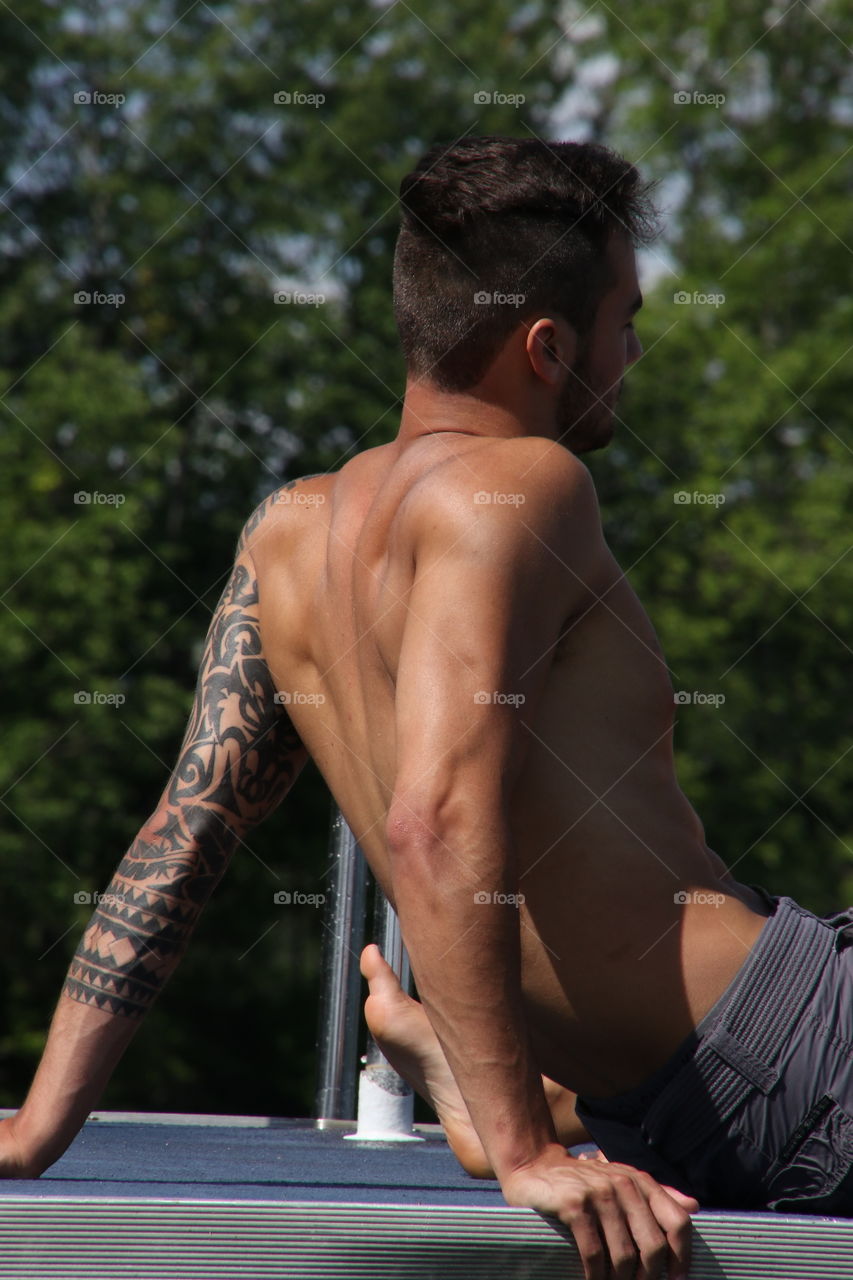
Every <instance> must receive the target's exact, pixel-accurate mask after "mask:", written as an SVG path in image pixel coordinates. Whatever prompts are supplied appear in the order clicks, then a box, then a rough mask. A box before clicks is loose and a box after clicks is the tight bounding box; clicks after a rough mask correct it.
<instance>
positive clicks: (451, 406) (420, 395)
mask: <svg viewBox="0 0 853 1280" xmlns="http://www.w3.org/2000/svg"><path fill="white" fill-rule="evenodd" d="M438 432H453V433H455V434H457V435H468V436H484V437H486V436H488V437H494V438H496V439H505V440H508V439H511V438H513V437H515V436H529V435H545V434H546V432H545V431H544V430H541V429H540V430H537V429H536V426H535V424H533V423H532V422H529V421H527V420H526V416H523V415H521V414H520V413H519V412H518V411H517V410H516V408H515V406H513V405H509V404H506V403H502V402H500V401H499V400H498V399H497V398H496V397H494V396H492V395H490V394H489V390H488V388H487V387H484V386H483V384H482V383H481V384H479V385H478V386H477V388H476V390H474V391H470V392H468V391H465V392H448V391H441V390H439V388H437V387H436V386H435V385H434V384H431V383H427V382H420V381H414V380H409V382H407V384H406V395H405V399H404V401H403V412H402V416H401V418H400V430H399V432H398V435H397V441H398V443H399V444H401V445H403V446H405V445H407V444H409V443H411V441H413V440H415V439H418V438H419V437H421V436H426V435H435V434H436V433H438Z"/></svg>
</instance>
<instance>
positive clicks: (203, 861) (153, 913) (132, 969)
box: [63, 517, 307, 1018]
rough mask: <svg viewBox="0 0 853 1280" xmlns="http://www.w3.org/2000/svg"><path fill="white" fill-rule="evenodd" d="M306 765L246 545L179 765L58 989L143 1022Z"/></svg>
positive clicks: (218, 619)
mask: <svg viewBox="0 0 853 1280" xmlns="http://www.w3.org/2000/svg"><path fill="white" fill-rule="evenodd" d="M253 519H254V517H253ZM306 759H307V753H306V751H305V749H304V747H303V746H302V743H301V742H300V740H299V737H298V735H297V733H296V730H295V729H294V728H293V725H292V724H291V722H290V719H289V717H288V715H287V714H286V711H285V709H284V707H283V706H281V705H280V704H279V703H277V702H276V701H275V686H274V684H273V681H272V677H271V675H270V672H269V669H268V667H267V663H266V660H265V658H264V653H263V649H262V645H261V636H260V626H259V616H258V585H257V580H256V576H255V571H254V566H253V564H252V560H251V556H250V555H248V554H246V552H245V538H241V541H240V544H239V546H238V555H237V562H236V564H235V567H234V570H233V572H232V574H231V577H230V579H229V581H228V583H227V585H226V587H225V590H224V592H223V593H222V598H221V599H220V601H219V604H218V606H217V608H216V611H215V613H214V616H213V619H212V621H211V624H210V629H209V631H208V635H207V642H206V646H205V651H204V656H203V658H202V662H201V667H200V670H199V676H198V684H197V686H196V693H195V702H194V704H193V708H192V712H191V715H190V720H189V724H188V726H187V731H186V734H185V735H184V741H183V744H182V746H181V749H180V752H179V756H178V763H177V765H176V766H175V769H174V772H173V773H172V776H171V778H170V779H169V782H168V784H167V786H166V789H165V791H164V792H163V795H162V797H161V799H160V802H159V804H158V806H157V808H156V810H155V812H154V813H153V814H152V816H151V817H150V818H149V820H148V821H147V822H146V823H145V824H144V825H143V827H142V828H141V830H140V831H139V834H138V835H137V837H136V839H135V840H134V842H133V844H132V845H131V847H130V848H129V850H128V851H127V853H126V854H125V856H124V858H123V859H122V861H121V863H120V864H119V866H118V868H117V870H116V872H115V874H114V876H113V879H112V882H111V883H110V885H109V887H108V889H107V891H106V893H104V894H103V895H101V899H100V902H99V905H98V908H97V910H96V911H95V913H94V915H93V916H92V917H91V919H90V921H89V923H88V925H87V927H86V931H85V933H84V935H83V938H82V940H81V942H80V945H79V947H78V948H77V951H76V953H75V955H74V958H73V960H72V962H71V966H70V968H69V970H68V976H67V978H66V980H65V985H64V987H63V991H64V993H65V994H66V995H68V996H70V997H71V998H72V999H73V1000H78V1001H80V1002H81V1003H82V1004H88V1005H92V1006H94V1007H96V1008H99V1009H103V1010H105V1011H107V1012H109V1013H116V1014H122V1015H124V1016H125V1017H128V1018H140V1017H142V1015H143V1014H144V1013H145V1012H146V1011H147V1009H148V1008H149V1006H150V1005H151V1004H152V1003H153V1001H154V999H155V997H156V996H157V995H158V994H159V992H160V990H161V988H162V987H163V985H164V984H165V982H166V980H167V979H168V978H169V977H170V976H171V974H172V972H173V971H174V969H175V968H176V966H177V964H178V961H179V960H180V958H181V955H182V954H183V951H184V949H185V947H186V945H187V943H188V941H189V938H190V935H191V933H192V931H193V928H194V927H195V924H196V921H197V920H198V917H199V915H200V914H201V911H202V908H203V907H204V905H205V903H206V902H207V899H208V898H209V897H210V894H211V892H212V891H213V889H214V887H215V886H216V884H217V883H218V881H219V880H220V878H221V876H222V874H223V872H224V871H225V868H226V867H227V865H228V862H229V860H230V858H231V855H232V853H233V852H234V849H235V848H236V846H237V844H238V842H239V841H240V838H241V836H242V835H243V833H244V832H245V831H247V830H248V828H250V827H251V826H253V825H255V824H256V823H258V822H260V821H261V819H262V818H264V817H266V815H267V814H269V813H270V812H271V811H272V810H273V809H274V808H275V807H276V805H277V804H279V802H280V801H281V800H282V799H283V798H284V796H285V795H286V793H287V792H288V791H289V790H290V787H291V786H292V785H293V783H294V781H295V780H296V777H297V775H298V773H299V771H300V770H301V768H302V766H303V765H304V763H305V761H306Z"/></svg>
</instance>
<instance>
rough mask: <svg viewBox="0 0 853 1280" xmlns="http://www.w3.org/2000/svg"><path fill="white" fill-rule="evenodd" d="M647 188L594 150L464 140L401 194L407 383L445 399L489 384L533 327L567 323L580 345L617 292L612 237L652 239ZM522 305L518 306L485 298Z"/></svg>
mask: <svg viewBox="0 0 853 1280" xmlns="http://www.w3.org/2000/svg"><path fill="white" fill-rule="evenodd" d="M648 191H649V184H644V183H642V182H641V180H640V175H639V174H638V172H637V170H636V169H635V168H634V166H633V165H631V164H629V163H628V161H627V160H623V159H622V157H621V156H618V155H616V153H615V152H613V151H610V150H609V149H608V148H607V147H603V146H599V145H598V144H596V143H591V142H590V143H582V142H542V141H540V140H539V139H535V138H531V139H526V138H504V137H487V138H464V139H462V140H461V141H459V142H455V143H451V144H450V145H447V144H438V145H436V146H434V147H431V148H430V149H429V151H427V152H426V154H425V155H424V156H423V158H422V159H421V161H420V163H419V164H418V165H417V167H416V168H415V169H413V170H412V172H411V173H408V174H407V175H406V177H405V178H404V179H403V181H402V182H401V184H400V202H401V205H402V215H403V216H402V225H401V228H400V234H399V237H398V239H397V248H396V252H395V255H394V318H395V320H396V322H397V328H398V330H399V334H400V341H401V344H402V347H403V354H404V356H405V358H406V364H407V367H408V372H409V374H410V375H411V376H413V377H416V378H421V377H425V378H429V379H430V381H432V382H434V383H436V385H437V386H439V387H440V388H441V389H442V390H445V391H464V390H465V389H466V388H468V387H471V386H473V385H474V384H475V383H476V382H479V380H480V379H481V378H482V377H483V375H484V374H485V372H486V370H487V369H488V367H489V365H490V364H491V363H492V361H493V360H494V358H495V356H496V355H497V353H498V351H499V350H500V348H501V346H502V345H503V343H504V342H505V341H506V339H507V338H508V337H509V335H510V333H511V332H512V331H513V329H514V328H515V327H516V325H518V324H520V323H521V322H522V321H523V320H525V319H526V318H529V317H532V318H536V315H537V314H538V315H542V314H543V313H545V314H547V313H548V312H549V311H550V312H552V313H553V312H558V313H559V314H560V315H561V316H563V317H564V318H565V319H566V320H568V321H569V323H570V324H571V325H572V326H573V327H574V328H575V330H576V331H577V333H578V334H579V335H580V337H581V338H582V339H583V337H584V336H585V335H586V334H587V333H588V332H589V329H590V328H591V326H592V324H593V322H594V319H595V313H596V311H597V309H598V304H599V301H600V299H601V297H602V295H603V294H604V293H606V292H607V290H608V289H609V288H610V287H612V285H613V283H614V281H613V279H612V276H611V272H610V270H609V267H608V262H607V256H606V255H607V244H608V240H609V239H610V236H611V234H612V233H613V232H614V231H620V232H622V233H624V234H625V235H627V236H628V238H629V240H630V241H631V242H632V243H634V244H640V243H646V242H647V241H648V240H650V239H651V238H652V236H653V235H654V234H655V213H654V209H653V207H652V205H651V202H650V200H649V198H648ZM495 294H498V295H515V297H517V296H518V295H523V297H524V301H523V303H521V304H520V305H517V306H516V305H514V304H512V303H506V302H498V303H497V304H495V303H494V302H491V301H485V300H484V297H483V295H488V296H489V298H490V299H491V298H493V297H494V295H495Z"/></svg>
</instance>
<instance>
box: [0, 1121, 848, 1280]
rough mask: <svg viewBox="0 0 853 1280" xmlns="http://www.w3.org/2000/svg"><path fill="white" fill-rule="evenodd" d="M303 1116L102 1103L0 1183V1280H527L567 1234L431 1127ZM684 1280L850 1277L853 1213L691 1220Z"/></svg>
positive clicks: (564, 1268)
mask: <svg viewBox="0 0 853 1280" xmlns="http://www.w3.org/2000/svg"><path fill="white" fill-rule="evenodd" d="M353 1127H354V1126H340V1125H336V1126H334V1127H332V1128H328V1129H324V1130H320V1129H317V1128H316V1127H315V1126H314V1124H313V1122H311V1121H308V1120H278V1119H266V1118H263V1117H218V1116H211V1117H203V1116H159V1117H158V1116H147V1115H136V1114H127V1115H119V1114H118V1113H113V1114H110V1113H97V1118H93V1119H91V1120H90V1121H89V1122H88V1123H87V1124H86V1126H85V1127H84V1129H83V1131H82V1132H81V1133H80V1135H79V1136H78V1138H77V1139H76V1140H75V1142H74V1143H73V1144H72V1146H71V1147H70V1148H69V1150H68V1151H67V1152H66V1154H65V1155H64V1156H63V1157H62V1159H61V1160H59V1161H57V1163H56V1164H55V1165H54V1166H53V1167H52V1168H51V1169H49V1170H48V1171H47V1172H46V1173H45V1174H44V1175H43V1176H42V1177H41V1178H40V1179H37V1180H33V1181H28V1182H24V1181H15V1182H9V1181H7V1182H0V1276H2V1277H4V1280H5V1277H15V1278H22V1277H26V1280H41V1278H42V1277H61V1278H62V1280H95V1277H97V1280H129V1278H130V1277H134V1278H136V1277H139V1278H140V1280H142V1278H144V1280H184V1278H185V1277H186V1278H188V1277H194V1278H197V1280H202V1278H204V1280H214V1278H217V1280H226V1278H227V1280H255V1278H256V1277H265V1278H269V1277H286V1278H288V1280H291V1278H292V1280H303V1278H304V1280H313V1278H315V1277H316V1278H317V1280H319V1278H320V1277H323V1278H324V1280H337V1278H338V1277H340V1280H344V1278H346V1280H368V1277H369V1278H370V1280H375V1277H378V1276H381V1277H383V1280H385V1278H394V1280H425V1278H427V1277H429V1278H430V1280H431V1278H433V1277H435V1280H438V1278H439V1277H441V1280H445V1278H448V1277H459V1280H462V1278H463V1277H464V1278H465V1280H487V1278H488V1280H522V1277H523V1278H524V1280H534V1278H536V1280H538V1278H539V1277H542V1278H543V1280H544V1278H546V1277H547V1278H548V1280H550V1278H551V1277H555V1278H556V1277H558V1276H559V1277H561V1278H562V1280H576V1278H579V1277H581V1276H582V1270H581V1267H580V1265H579V1262H578V1258H577V1253H576V1250H575V1247H574V1244H573V1242H572V1239H571V1236H570V1233H568V1232H567V1231H565V1229H564V1228H562V1227H561V1226H560V1224H558V1223H556V1222H554V1221H553V1220H550V1219H547V1218H544V1217H542V1216H541V1215H539V1214H536V1213H534V1212H533V1211H532V1210H527V1209H511V1208H509V1207H508V1206H507V1205H506V1203H505V1202H504V1200H503V1197H502V1196H501V1194H500V1191H499V1190H498V1187H497V1183H491V1182H483V1181H480V1180H476V1179H473V1178H470V1177H468V1175H467V1174H466V1173H464V1171H463V1170H462V1169H461V1168H460V1166H459V1165H458V1163H457V1162H456V1160H455V1158H454V1157H453V1155H452V1153H451V1152H450V1150H449V1148H448V1146H447V1144H446V1142H445V1141H444V1138H443V1137H442V1136H441V1133H440V1130H439V1129H438V1127H437V1126H419V1128H418V1132H419V1133H421V1134H422V1135H424V1140H423V1141H421V1142H417V1143H399V1144H398V1143H382V1144H379V1143H362V1142H353V1141H348V1140H346V1139H345V1138H344V1134H345V1133H347V1132H350V1133H351V1132H352V1131H353ZM693 1223H694V1264H693V1267H692V1269H691V1276H692V1277H695V1278H696V1280H712V1278H713V1280H719V1278H721V1277H731V1278H732V1280H824V1277H826V1280H829V1278H830V1277H832V1278H833V1280H841V1278H842V1277H843V1278H844V1280H851V1278H853V1221H852V1220H847V1219H836V1218H816V1217H794V1216H787V1215H781V1214H741V1213H719V1212H700V1213H698V1214H696V1215H694V1218H693Z"/></svg>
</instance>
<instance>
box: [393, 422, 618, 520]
mask: <svg viewBox="0 0 853 1280" xmlns="http://www.w3.org/2000/svg"><path fill="white" fill-rule="evenodd" d="M406 507H407V508H408V510H407V512H406V515H407V517H408V519H409V520H410V521H411V523H412V525H413V526H414V527H419V528H421V529H427V530H430V529H432V530H433V531H434V530H435V529H436V527H437V526H438V524H442V525H443V526H445V528H446V529H447V530H448V531H449V532H452V534H453V535H454V536H456V535H458V534H459V533H461V532H462V531H464V530H465V529H469V530H471V531H472V532H473V531H475V530H480V531H481V532H483V533H486V532H488V533H489V534H491V533H492V532H493V531H496V530H498V529H500V528H501V527H502V526H503V527H506V528H507V529H512V528H516V529H517V530H518V532H519V536H522V530H524V531H526V533H527V534H528V535H529V534H530V532H531V530H534V531H536V530H539V531H541V533H542V534H543V535H552V534H555V533H556V531H557V530H558V529H562V530H563V531H565V530H566V529H567V528H568V527H570V526H571V527H573V528H575V529H577V528H580V527H582V526H584V525H589V524H590V522H591V523H593V524H594V525H598V524H599V523H600V520H599V514H598V502H597V498H596V494H595V486H594V484H593V481H592V477H591V475H590V473H589V471H588V469H587V468H586V467H585V466H584V464H583V463H582V462H581V461H580V460H579V459H578V458H577V457H576V456H575V455H574V454H572V453H570V452H569V451H568V450H567V449H565V448H564V447H563V446H562V445H560V444H558V443H557V442H556V441H554V440H548V439H546V438H544V437H541V436H514V437H511V438H509V439H495V438H494V437H490V438H485V439H483V440H482V442H481V443H479V444H478V445H476V446H475V447H473V448H472V449H470V450H466V451H465V452H464V453H462V454H460V455H458V456H453V457H448V459H447V460H446V462H445V463H444V464H443V465H441V466H439V467H433V468H431V469H430V470H429V471H427V472H426V473H425V474H424V475H423V476H422V477H420V478H419V479H418V481H417V482H416V483H415V484H414V485H413V486H412V488H411V490H410V492H409V494H408V501H407V503H406Z"/></svg>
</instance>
